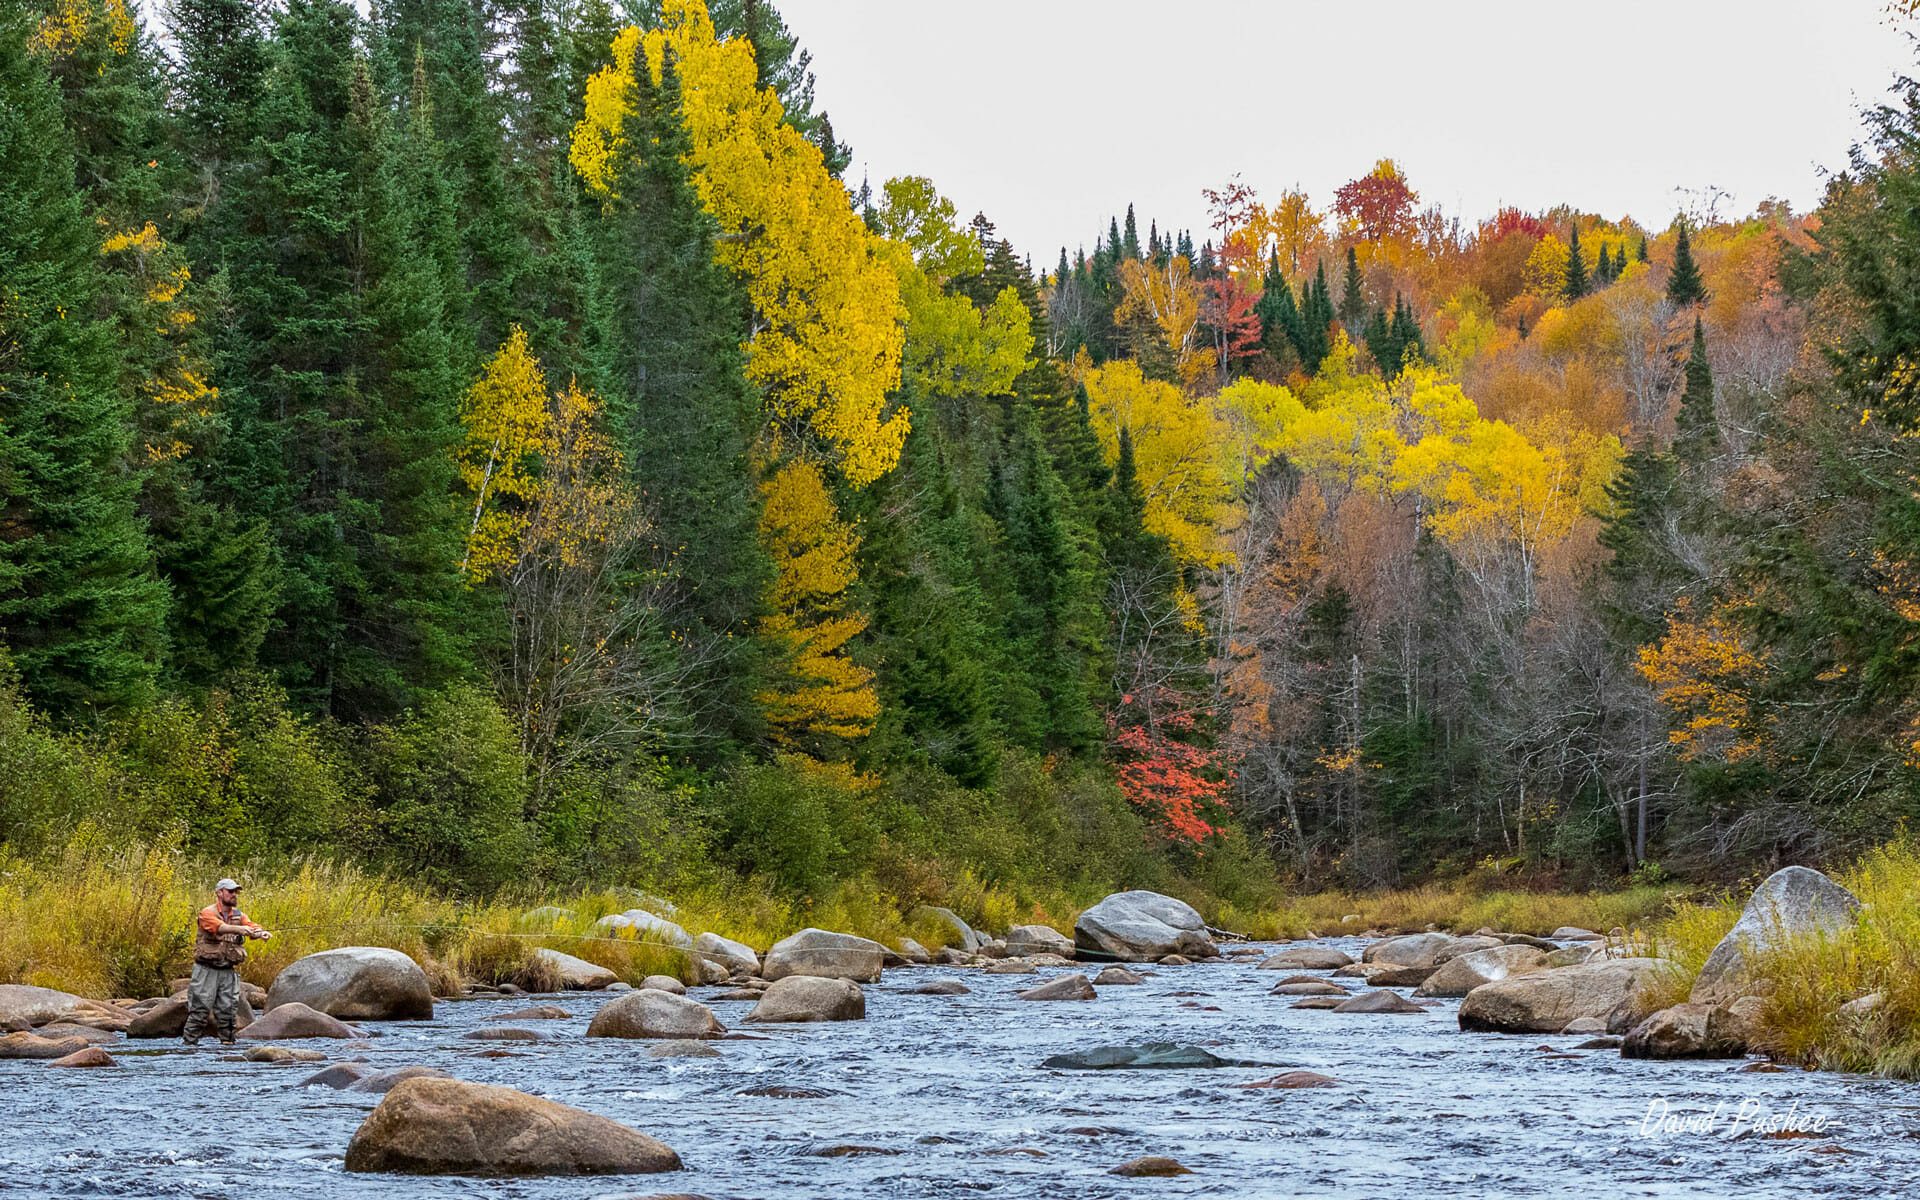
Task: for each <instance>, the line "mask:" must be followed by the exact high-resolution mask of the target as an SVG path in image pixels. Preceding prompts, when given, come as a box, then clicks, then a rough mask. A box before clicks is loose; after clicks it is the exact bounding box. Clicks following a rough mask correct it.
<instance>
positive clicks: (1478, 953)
mask: <svg viewBox="0 0 1920 1200" xmlns="http://www.w3.org/2000/svg"><path fill="white" fill-rule="evenodd" d="M1546 963H1547V956H1546V953H1545V952H1544V951H1541V950H1537V949H1535V948H1534V947H1532V946H1490V947H1488V948H1487V949H1485V950H1475V951H1473V952H1471V953H1468V954H1462V955H1460V956H1459V957H1457V958H1450V959H1448V960H1447V961H1446V962H1445V963H1444V964H1442V965H1441V967H1440V969H1439V970H1437V971H1435V972H1434V973H1433V974H1431V975H1429V976H1427V981H1426V982H1425V983H1423V984H1421V985H1420V986H1419V987H1418V988H1416V989H1415V990H1414V993H1413V994H1414V995H1416V996H1464V995H1466V994H1467V993H1468V992H1471V991H1472V990H1473V989H1475V988H1477V987H1479V986H1480V985H1481V984H1483V983H1495V982H1497V981H1499V980H1502V979H1505V978H1507V977H1508V976H1509V975H1524V974H1525V973H1527V972H1528V971H1544V970H1545V969H1546Z"/></svg>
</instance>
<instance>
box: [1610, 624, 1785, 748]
mask: <svg viewBox="0 0 1920 1200" xmlns="http://www.w3.org/2000/svg"><path fill="white" fill-rule="evenodd" d="M1639 669H1640V674H1641V676H1642V677H1644V678H1645V679H1646V681H1647V682H1648V683H1650V684H1652V685H1653V688H1654V691H1655V693H1656V694H1658V696H1659V697H1660V701H1661V703H1663V704H1665V705H1666V706H1667V707H1668V708H1669V709H1671V710H1672V711H1673V712H1674V714H1675V715H1676V716H1677V717H1679V718H1681V719H1682V720H1683V721H1684V724H1681V725H1679V726H1678V727H1677V728H1674V729H1673V730H1671V731H1669V732H1668V734H1667V740H1668V741H1670V742H1671V743H1672V744H1673V745H1675V746H1677V747H1679V750H1680V757H1681V758H1682V759H1684V760H1686V761H1688V762H1697V761H1700V760H1702V759H1708V758H1713V759H1719V760H1720V761H1723V762H1729V763H1735V762H1740V761H1742V760H1743V759H1747V758H1751V757H1753V756H1754V755H1755V754H1758V753H1759V752H1760V749H1761V739H1760V733H1761V731H1760V730H1758V729H1756V728H1754V719H1753V714H1752V711H1751V705H1750V703H1749V701H1748V698H1747V695H1746V690H1745V689H1746V687H1747V686H1748V681H1749V680H1750V679H1752V678H1754V677H1756V676H1758V675H1760V674H1761V672H1762V671H1763V669H1764V663H1763V662H1762V661H1761V659H1760V656H1759V655H1758V654H1756V653H1755V652H1754V651H1753V650H1752V649H1750V648H1749V647H1748V646H1747V643H1746V639H1745V638H1744V637H1742V636H1741V634H1740V631H1739V630H1738V629H1736V628H1734V627H1733V626H1732V625H1730V624H1729V623H1728V622H1727V620H1726V619H1725V618H1724V617H1722V616H1721V615H1720V614H1719V613H1718V612H1714V613H1709V614H1708V615H1707V616H1705V617H1704V618H1703V617H1699V616H1696V615H1695V614H1694V612H1693V603H1692V601H1691V599H1689V598H1687V597H1682V598H1681V600H1680V602H1679V603H1678V604H1677V605H1676V606H1675V609H1674V612H1673V614H1672V616H1671V618H1670V619H1669V620H1668V622H1667V635H1666V636H1665V637H1663V638H1661V639H1660V641H1659V642H1657V643H1656V644H1654V645H1651V646H1642V647H1641V648H1640V663H1639Z"/></svg>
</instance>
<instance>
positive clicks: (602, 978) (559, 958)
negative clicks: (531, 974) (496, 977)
mask: <svg viewBox="0 0 1920 1200" xmlns="http://www.w3.org/2000/svg"><path fill="white" fill-rule="evenodd" d="M533 953H534V954H535V956H536V957H538V958H539V959H541V960H542V961H543V962H545V963H546V964H547V965H548V966H549V967H552V968H553V969H554V970H555V971H556V972H557V973H558V974H559V976H560V986H561V987H563V988H566V989H568V990H569V991H577V992H584V991H593V990H594V989H596V988H610V987H611V986H612V985H613V984H616V983H618V982H620V977H619V976H618V975H615V974H614V973H613V972H612V971H609V970H608V969H607V968H605V967H603V966H600V965H599V964H597V963H590V962H588V961H587V960H586V959H584V958H575V957H574V956H573V955H571V954H562V953H560V951H558V950H552V949H549V948H547V947H546V946H540V947H537V948H536V949H535V950H534V952H533ZM510 986H511V985H502V986H501V988H500V990H501V991H502V992H507V988H508V987H510ZM519 991H520V989H519V988H514V990H513V991H512V992H507V994H508V995H515V994H517V993H518V992H519Z"/></svg>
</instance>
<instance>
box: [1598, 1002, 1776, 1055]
mask: <svg viewBox="0 0 1920 1200" xmlns="http://www.w3.org/2000/svg"><path fill="white" fill-rule="evenodd" d="M1713 1013H1714V1006H1713V1005H1711V1004H1693V1003H1687V1004H1676V1005H1674V1006H1673V1007H1672V1008H1663V1009H1661V1010H1660V1011H1659V1012H1656V1013H1654V1014H1652V1015H1651V1016H1649V1017H1648V1018H1647V1019H1646V1020H1644V1021H1642V1022H1640V1023H1639V1024H1638V1025H1635V1026H1634V1027H1633V1032H1631V1033H1629V1034H1627V1036H1626V1039H1625V1040H1624V1041H1622V1042H1621V1043H1620V1057H1622V1058H1739V1057H1740V1056H1741V1055H1743V1054H1745V1053H1746V1052H1747V1047H1746V1044H1745V1043H1744V1042H1740V1041H1736V1040H1732V1039H1729V1038H1726V1037H1725V1036H1724V1031H1723V1030H1716V1029H1715V1028H1714V1021H1713ZM1717 1034H1718V1035H1720V1036H1716V1035H1717Z"/></svg>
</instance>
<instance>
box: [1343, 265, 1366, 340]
mask: <svg viewBox="0 0 1920 1200" xmlns="http://www.w3.org/2000/svg"><path fill="white" fill-rule="evenodd" d="M1366 315H1367V286H1366V281H1365V280H1364V279H1362V278H1361V277H1360V256H1359V254H1357V253H1356V252H1355V251H1354V248H1353V247H1352V246H1348V247H1347V274H1346V278H1345V279H1344V280H1343V281H1342V283H1341V285H1340V323H1341V324H1342V325H1345V326H1346V327H1347V332H1348V333H1349V334H1354V333H1358V332H1359V330H1360V322H1361V321H1362V320H1363V319H1364V318H1365V317H1366Z"/></svg>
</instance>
